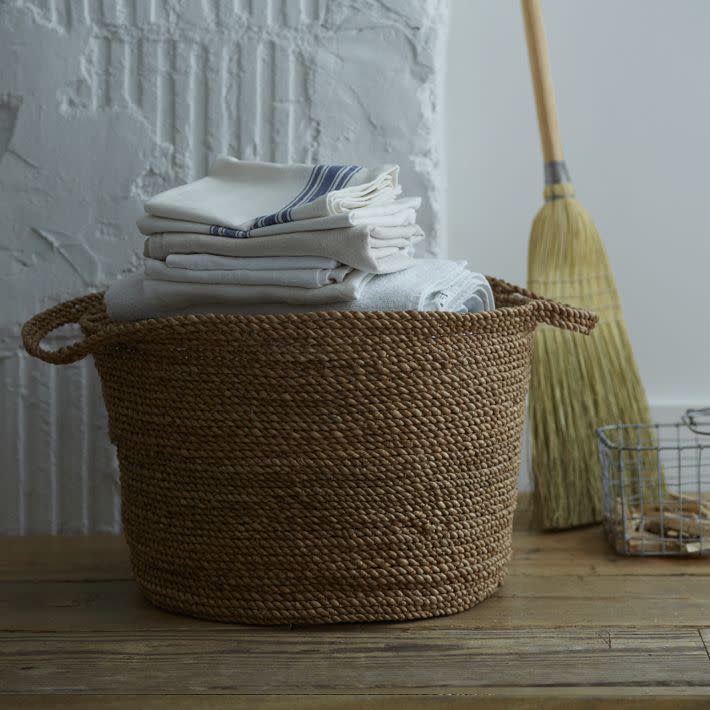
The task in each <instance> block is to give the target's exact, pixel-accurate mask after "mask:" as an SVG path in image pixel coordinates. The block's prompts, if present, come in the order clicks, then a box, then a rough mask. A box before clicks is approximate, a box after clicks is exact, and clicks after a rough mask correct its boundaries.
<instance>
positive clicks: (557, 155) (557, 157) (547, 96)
mask: <svg viewBox="0 0 710 710" xmlns="http://www.w3.org/2000/svg"><path fill="white" fill-rule="evenodd" d="M521 2H522V8H523V20H524V22H525V37H526V39H527V43H528V57H529V59H530V73H531V74H532V81H533V90H534V92H535V106H536V108H537V122H538V125H539V126H540V139H541V141H542V157H543V158H544V160H545V162H546V163H550V162H559V161H563V160H564V154H563V152H562V141H561V140H560V126H559V124H558V123H557V108H556V105H555V89H554V87H553V85H552V73H551V72H550V57H549V54H548V51H547V40H546V39H545V25H544V24H543V21H542V4H541V0H521Z"/></svg>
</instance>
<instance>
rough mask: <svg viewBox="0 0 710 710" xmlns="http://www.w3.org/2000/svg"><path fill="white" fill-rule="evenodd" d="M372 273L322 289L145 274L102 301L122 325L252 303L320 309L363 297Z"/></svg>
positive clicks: (121, 284)
mask: <svg viewBox="0 0 710 710" xmlns="http://www.w3.org/2000/svg"><path fill="white" fill-rule="evenodd" d="M371 278H372V274H367V273H365V272H363V271H356V270H353V271H351V272H350V273H349V274H348V275H347V276H346V277H345V278H344V279H343V281H342V282H341V283H334V284H328V285H327V286H323V287H321V288H300V287H297V286H243V285H231V284H230V285H221V284H220V285H217V284H198V283H180V282H177V281H157V280H153V279H148V278H146V277H145V275H144V274H143V273H141V272H137V273H134V274H131V275H129V276H127V277H126V278H123V279H120V280H119V281H116V282H115V283H114V284H112V285H111V287H110V288H109V289H108V291H106V294H105V295H104V301H105V303H106V311H107V313H108V315H109V317H110V318H112V319H113V320H120V321H133V320H143V319H145V318H161V317H166V316H170V315H176V314H178V313H225V312H232V311H233V312H238V311H239V308H240V307H242V306H245V305H248V304H252V305H253V304H260V305H261V306H263V305H265V304H280V305H283V304H293V305H301V306H307V307H308V308H307V310H310V309H312V308H314V307H316V306H321V305H325V304H328V303H335V302H343V301H345V302H348V301H353V300H355V299H357V298H359V297H360V294H361V293H362V289H363V286H364V285H365V284H366V283H367V282H368V281H369V280H370V279H371Z"/></svg>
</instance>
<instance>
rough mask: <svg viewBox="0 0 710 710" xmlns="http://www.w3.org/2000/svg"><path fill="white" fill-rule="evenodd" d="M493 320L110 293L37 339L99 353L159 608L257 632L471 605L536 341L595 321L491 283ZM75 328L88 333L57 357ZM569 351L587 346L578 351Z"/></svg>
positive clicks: (478, 597) (507, 549)
mask: <svg viewBox="0 0 710 710" xmlns="http://www.w3.org/2000/svg"><path fill="white" fill-rule="evenodd" d="M491 285H492V286H493V290H494V293H495V296H496V302H497V306H498V308H497V309H496V310H495V311H491V312H486V313H477V314H454V313H429V312H426V313H422V312H389V313H356V312H347V313H346V312H332V313H328V312H325V313H322V312H318V313H306V314H287V315H273V316H269V315H262V316H240V315H199V316H181V317H178V318H162V319H154V320H144V321H139V322H135V323H118V322H114V321H111V320H110V319H109V318H108V317H107V315H106V311H105V308H104V303H103V295H102V294H100V293H95V294H91V295H88V296H84V297H82V298H78V299H75V300H73V301H68V302H67V303H64V304H61V305H58V306H56V307H54V308H51V309H49V310H47V311H45V312H43V313H41V314H39V315H37V316H35V317H34V318H32V319H31V320H30V321H28V322H27V323H26V324H25V326H24V328H23V331H22V336H23V340H24V343H25V347H26V349H27V351H28V352H29V353H30V354H31V355H34V356H35V357H38V358H41V359H42V360H45V361H46V362H49V363H54V364H63V363H70V362H75V361H77V360H79V359H81V358H83V357H85V356H86V355H88V354H92V355H93V357H94V360H95V362H96V367H97V369H98V371H99V375H100V377H101V381H102V385H103V395H104V400H105V402H106V409H107V410H108V415H109V424H110V435H111V440H112V441H113V443H114V444H115V445H116V448H117V450H118V459H119V463H120V469H121V491H122V519H123V527H124V531H125V535H126V540H127V542H128V545H129V548H130V555H131V563H132V565H133V570H134V573H135V576H136V580H137V582H138V584H139V585H140V588H141V590H142V591H143V594H144V595H145V596H146V597H147V598H148V599H149V600H150V601H151V602H153V603H154V604H156V605H158V606H160V607H163V608H165V609H169V610H171V611H175V612H180V613H183V614H189V615H193V616H198V617H203V618H207V619H215V620H219V621H231V622H248V623H261V624H281V623H295V622H300V623H322V622H338V621H378V620H386V619H389V620H396V619H418V618H425V617H430V616H439V615H444V614H453V613H455V612H459V611H462V610H464V609H467V608H469V607H471V606H473V605H474V604H476V603H478V602H480V601H482V600H483V599H485V598H486V597H488V596H490V595H491V594H492V593H493V592H494V591H495V589H496V588H497V587H498V586H499V585H500V583H501V581H502V579H503V577H504V574H505V571H506V567H507V563H508V561H509V559H510V554H511V534H512V520H513V511H514V508H515V503H516V489H517V479H518V469H519V460H520V438H521V430H522V425H523V419H524V415H525V397H526V393H527V387H528V379H529V374H530V358H531V352H532V337H533V333H534V331H535V328H536V326H537V325H538V324H540V323H547V324H549V325H552V326H557V327H561V328H566V329H568V330H572V331H578V332H581V333H588V332H589V331H590V330H591V329H592V328H593V327H594V324H595V323H596V316H594V315H593V314H591V313H589V312H586V311H581V310H578V309H574V308H571V307H569V306H564V305H561V304H558V303H555V302H552V301H548V300H545V299H541V298H538V297H536V296H534V295H533V294H531V293H529V292H528V291H525V290H523V289H520V288H516V287H514V286H511V285H509V284H507V283H505V282H503V281H499V280H497V279H491ZM68 323H78V324H79V325H80V326H81V329H82V331H83V334H84V337H83V340H82V341H81V342H78V343H76V344H74V345H71V346H69V347H65V348H61V349H59V350H56V351H48V350H45V349H43V348H42V345H41V342H42V340H43V338H45V336H47V335H48V334H49V333H50V332H51V331H53V330H54V329H56V328H58V327H60V326H62V325H65V324H68ZM571 337H574V336H571Z"/></svg>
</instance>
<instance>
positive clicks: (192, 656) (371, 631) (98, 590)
mask: <svg viewBox="0 0 710 710" xmlns="http://www.w3.org/2000/svg"><path fill="white" fill-rule="evenodd" d="M520 519H524V518H523V516H521V518H520ZM5 542H6V544H4V545H3V546H2V548H1V550H2V551H1V553H0V707H12V708H15V707H16V708H21V709H22V708H34V707H37V708H43V707H59V708H77V707H91V708H94V707H107V708H117V709H119V708H120V709H122V708H134V707H145V708H167V707H170V708H177V709H178V710H179V709H180V708H197V709H198V710H199V709H200V708H228V707H229V708H232V707H245V708H272V709H277V710H285V709H286V708H288V709H289V710H290V709H291V708H312V709H325V708H346V709H352V708H364V709H365V710H368V709H379V708H398V709H400V710H405V709H406V710H409V709H410V708H411V709H412V710H417V709H418V708H424V707H427V708H429V707H432V708H464V707H465V708H501V709H502V708H509V707H511V708H533V707H534V708H576V707H580V708H626V707H628V708H640V707H644V708H649V707H663V708H669V709H670V708H680V709H682V708H686V707H687V708H699V707H710V655H709V654H708V648H709V647H710V629H706V626H707V625H708V620H710V584H708V581H709V580H708V579H707V577H708V576H710V566H709V565H708V564H707V562H706V561H705V560H681V559H678V560H663V559H633V558H623V557H617V556H615V555H614V554H613V553H612V552H611V551H610V550H609V548H608V545H607V542H606V540H605V538H604V535H603V533H602V531H601V529H600V528H598V527H595V528H587V529H582V530H576V531H572V532H567V533H562V534H538V533H535V532H533V531H530V530H529V529H527V528H523V529H521V527H520V525H518V527H517V529H516V533H515V545H514V547H515V551H514V559H513V562H512V564H511V567H510V574H509V576H508V578H507V580H506V582H505V583H504V585H503V587H502V588H501V589H500V590H499V591H498V593H497V594H496V595H495V596H494V597H493V598H492V599H490V600H488V601H486V602H484V603H483V604H481V605H479V606H477V607H474V608H473V609H470V610H469V611H466V612H464V613H462V614H457V615H454V616H450V617H442V618H438V619H429V620H425V621H420V622H404V623H382V624H349V625H337V626H321V627H300V626H299V627H293V628H289V627H288V626H281V627H252V626H241V625H227V624H215V623H211V622H206V621H200V620H196V619H190V618H187V617H182V616H178V615H175V614H169V613H166V612H163V611H161V610H159V609H157V608H155V607H153V606H151V605H150V604H149V603H148V602H146V601H145V600H144V599H143V598H142V596H141V595H140V593H139V591H138V588H137V586H136V585H135V583H134V582H133V581H132V579H131V574H130V566H129V562H128V553H127V548H126V546H125V543H124V542H123V541H122V540H121V539H120V538H111V537H103V538H70V539H60V538H34V539H33V538H25V539H16V540H12V539H11V540H8V541H5ZM47 693H59V694H58V695H56V694H54V695H47ZM161 693H170V695H169V696H162V695H160V694H161ZM3 694H4V695H3ZM96 694H100V695H96ZM123 694H128V695H129V696H130V694H136V695H134V696H133V697H132V698H131V697H127V696H124V695H123ZM138 694H139V696H140V697H139V696H138ZM146 694H147V695H146ZM195 694H204V695H199V696H198V695H195ZM136 698H138V700H136Z"/></svg>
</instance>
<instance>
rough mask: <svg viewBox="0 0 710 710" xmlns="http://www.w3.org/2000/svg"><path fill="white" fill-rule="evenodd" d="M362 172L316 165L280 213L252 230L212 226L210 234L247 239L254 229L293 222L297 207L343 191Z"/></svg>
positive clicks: (353, 167) (357, 168) (260, 220)
mask: <svg viewBox="0 0 710 710" xmlns="http://www.w3.org/2000/svg"><path fill="white" fill-rule="evenodd" d="M360 170H362V167H361V166H359V165H315V166H314V167H313V170H311V174H310V175H309V176H308V180H307V181H306V184H305V185H304V187H303V189H302V190H301V191H300V192H299V193H298V195H296V197H294V198H293V199H292V200H291V202H289V203H288V204H287V205H285V206H284V207H282V208H281V209H280V210H279V211H278V212H274V213H273V214H268V215H262V216H261V217H257V218H256V219H255V220H254V224H253V225H252V227H251V228H250V229H231V228H230V227H220V226H219V225H212V226H211V227H210V234H211V235H213V236H216V237H231V238H232V239H246V238H247V237H249V236H250V235H251V231H252V229H258V228H259V227H270V226H272V225H274V224H284V223H285V222H293V217H292V210H293V209H294V208H295V207H300V206H301V205H307V204H309V203H310V202H313V201H314V200H317V199H318V198H319V197H322V196H323V195H325V194H327V193H329V192H333V191H334V190H341V189H342V188H344V187H345V186H346V185H347V184H348V182H350V179H351V178H352V177H353V175H355V173H357V172H359V171H360Z"/></svg>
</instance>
